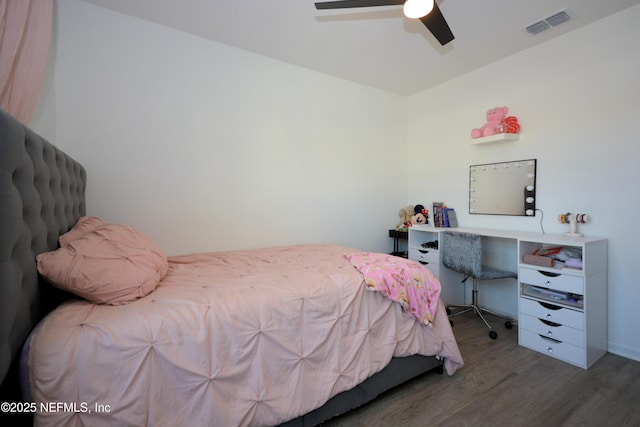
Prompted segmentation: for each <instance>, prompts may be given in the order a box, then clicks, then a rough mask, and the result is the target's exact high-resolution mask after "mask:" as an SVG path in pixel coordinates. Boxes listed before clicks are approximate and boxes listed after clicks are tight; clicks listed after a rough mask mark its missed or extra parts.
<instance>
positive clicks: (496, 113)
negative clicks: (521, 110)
mask: <svg viewBox="0 0 640 427" xmlns="http://www.w3.org/2000/svg"><path fill="white" fill-rule="evenodd" d="M508 110H509V109H508V108H507V107H496V108H491V109H490V110H487V123H485V124H484V126H482V127H481V128H480V129H473V130H472V131H471V138H480V137H483V136H489V135H495V134H497V133H503V132H504V130H503V128H502V126H501V125H502V121H503V120H504V118H505V117H507V111H508Z"/></svg>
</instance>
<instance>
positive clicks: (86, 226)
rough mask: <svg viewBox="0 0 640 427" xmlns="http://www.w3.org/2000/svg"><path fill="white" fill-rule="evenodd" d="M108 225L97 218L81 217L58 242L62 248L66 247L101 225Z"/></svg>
mask: <svg viewBox="0 0 640 427" xmlns="http://www.w3.org/2000/svg"><path fill="white" fill-rule="evenodd" d="M106 224H107V223H106V222H105V221H104V220H102V219H101V218H98V217H97V216H81V217H80V218H78V221H77V222H76V225H74V226H73V228H72V229H71V230H69V231H67V232H66V233H64V234H63V235H61V236H60V237H58V242H59V243H60V246H66V245H68V244H69V243H71V242H73V241H74V240H76V239H79V238H80V237H82V236H84V235H85V234H87V233H88V232H90V231H91V230H95V229H96V228H98V227H100V226H101V225H106Z"/></svg>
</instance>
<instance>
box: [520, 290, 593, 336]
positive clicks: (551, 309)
mask: <svg viewBox="0 0 640 427" xmlns="http://www.w3.org/2000/svg"><path fill="white" fill-rule="evenodd" d="M520 314H526V315H529V316H532V317H535V318H538V319H541V320H545V321H547V322H553V323H559V324H562V325H567V326H571V327H572V328H576V329H579V330H583V329H584V313H583V312H581V311H576V310H573V309H570V308H567V307H563V306H560V305H555V304H551V303H547V302H543V301H537V300H532V299H529V298H521V299H520Z"/></svg>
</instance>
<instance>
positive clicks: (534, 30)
mask: <svg viewBox="0 0 640 427" xmlns="http://www.w3.org/2000/svg"><path fill="white" fill-rule="evenodd" d="M548 28H549V24H547V23H546V22H544V21H538V22H536V23H535V24H531V25H529V26H528V27H527V28H526V30H527V32H529V33H531V34H538V33H541V32H543V31H544V30H546V29H548Z"/></svg>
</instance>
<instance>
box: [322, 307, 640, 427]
mask: <svg viewBox="0 0 640 427" xmlns="http://www.w3.org/2000/svg"><path fill="white" fill-rule="evenodd" d="M490 319H491V323H492V324H493V325H494V328H495V330H496V331H497V332H498V339H497V340H495V341H494V340H491V339H490V338H489V336H488V331H487V329H486V328H485V326H484V324H482V322H481V321H480V320H479V319H478V318H476V317H475V316H474V315H472V314H467V315H463V316H461V317H458V318H456V319H455V323H454V327H453V331H454V334H455V335H456V338H457V340H458V345H459V346H460V351H461V353H462V357H463V358H464V361H465V366H464V367H463V368H462V369H460V370H458V371H457V372H456V373H455V374H454V375H453V376H451V377H449V376H447V375H446V374H444V375H437V374H433V373H427V374H425V375H423V376H421V377H419V378H417V379H414V380H412V381H410V382H409V383H407V384H404V385H402V386H400V387H398V388H396V389H394V390H391V391H389V392H387V393H385V394H383V395H382V396H379V397H378V398H377V399H376V400H374V401H373V402H372V403H370V404H368V405H365V406H363V407H361V408H358V409H356V410H354V411H352V412H350V413H347V414H345V415H343V416H340V417H337V418H334V419H333V420H330V421H328V422H326V423H324V424H322V426H323V427H347V426H348V427H357V426H362V427H365V426H366V427H372V426H393V427H402V426H412V427H421V426H438V427H440V426H456V427H459V426H492V427H498V426H505V427H514V426H518V427H524V426H535V427H539V426H546V427H553V426H598V427H601V426H602V427H604V426H607V427H608V426H616V427H618V426H640V411H638V409H637V407H638V406H639V405H640V362H636V361H633V360H629V359H626V358H623V357H620V356H616V355H613V354H606V355H605V356H604V357H603V358H602V359H600V360H599V361H598V362H596V363H595V364H594V365H593V366H592V367H591V368H589V369H588V370H584V369H581V368H578V367H575V366H573V365H569V364H567V363H564V362H561V361H559V360H556V359H553V358H550V357H547V356H545V355H542V354H540V353H537V352H534V351H532V350H529V349H527V348H524V347H521V346H519V345H518V330H517V327H514V328H513V329H511V330H507V329H506V328H504V326H503V325H504V322H503V321H501V320H499V319H496V318H492V317H490Z"/></svg>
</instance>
